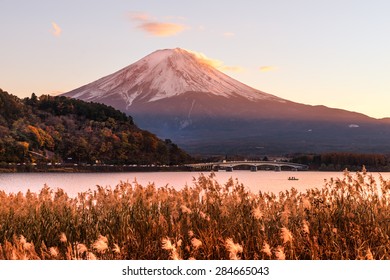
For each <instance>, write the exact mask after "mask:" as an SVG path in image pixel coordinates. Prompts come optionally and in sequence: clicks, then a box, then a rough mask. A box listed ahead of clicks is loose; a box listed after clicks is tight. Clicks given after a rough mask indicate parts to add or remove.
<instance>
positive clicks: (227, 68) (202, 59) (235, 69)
mask: <svg viewBox="0 0 390 280" xmlns="http://www.w3.org/2000/svg"><path fill="white" fill-rule="evenodd" d="M188 52H190V53H192V54H193V55H195V57H196V58H197V59H198V61H200V62H201V63H204V64H206V65H208V66H211V67H214V68H216V69H218V70H220V71H230V72H242V71H243V70H244V69H243V68H242V67H240V66H228V65H224V63H223V62H222V61H221V60H217V59H213V58H209V57H207V56H206V55H204V54H203V53H200V52H194V51H188Z"/></svg>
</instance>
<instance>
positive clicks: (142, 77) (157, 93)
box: [65, 48, 285, 108]
mask: <svg viewBox="0 0 390 280" xmlns="http://www.w3.org/2000/svg"><path fill="white" fill-rule="evenodd" d="M186 92H207V93H212V94H214V95H217V96H223V97H227V98H229V97H244V98H246V99H248V100H250V101H256V100H268V101H277V102H282V103H284V102H285V100H284V99H281V98H278V97H276V96H273V95H271V94H267V93H264V92H262V91H259V90H256V89H254V88H251V87H249V86H247V85H245V84H243V83H241V82H239V81H237V80H235V79H233V78H231V77H229V76H227V75H225V74H223V73H222V72H220V71H218V70H217V69H215V68H214V67H212V66H210V65H208V64H207V63H206V61H205V60H204V59H202V58H201V57H199V56H198V55H196V53H194V52H191V51H186V50H183V49H180V48H176V49H165V50H158V51H155V52H153V53H151V54H149V55H148V56H146V57H144V58H142V59H141V60H139V61H137V62H135V63H133V64H131V65H129V66H127V67H125V68H123V69H121V70H119V71H117V72H116V73H113V74H111V75H108V76H106V77H103V78H101V79H99V80H97V81H95V82H92V83H90V84H88V85H85V86H83V87H80V88H78V89H75V90H73V91H71V92H68V93H66V94H65V95H66V96H70V97H74V98H79V99H83V100H86V101H96V102H99V100H100V99H106V98H108V97H110V96H118V95H119V96H120V97H121V99H123V101H125V102H126V105H127V106H126V107H127V108H128V107H130V106H131V105H133V104H134V103H137V102H143V103H144V102H151V101H156V100H160V99H164V98H169V97H173V96H178V95H180V94H183V93H186Z"/></svg>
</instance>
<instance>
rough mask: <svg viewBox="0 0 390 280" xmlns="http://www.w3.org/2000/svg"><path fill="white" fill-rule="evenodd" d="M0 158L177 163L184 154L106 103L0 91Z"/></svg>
mask: <svg viewBox="0 0 390 280" xmlns="http://www.w3.org/2000/svg"><path fill="white" fill-rule="evenodd" d="M0 135H1V137H0V162H3V164H4V163H39V162H53V163H57V162H66V161H68V162H72V163H105V164H170V165H174V164H180V163H183V162H186V161H188V160H189V159H190V156H189V155H188V154H186V153H185V152H184V151H182V150H181V149H179V148H178V146H177V145H175V144H174V143H172V142H171V141H170V140H169V139H167V140H165V141H162V140H160V139H158V138H157V137H156V136H155V135H154V134H152V133H150V132H147V131H144V130H141V129H139V128H138V127H137V126H136V125H135V124H134V122H133V120H132V118H131V117H129V116H127V115H126V114H124V113H122V112H120V111H118V110H115V109H114V108H112V107H109V106H106V105H102V104H99V103H87V102H84V101H80V100H75V99H71V98H68V97H58V96H57V97H53V96H49V95H42V96H40V97H39V98H38V97H37V96H36V95H35V94H32V95H31V98H25V99H23V100H22V99H19V98H18V97H16V96H14V95H11V94H9V93H7V92H5V91H3V90H1V89H0Z"/></svg>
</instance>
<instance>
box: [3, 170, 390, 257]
mask: <svg viewBox="0 0 390 280" xmlns="http://www.w3.org/2000/svg"><path fill="white" fill-rule="evenodd" d="M389 202H390V182H389V181H385V180H384V179H383V178H382V177H381V178H380V179H379V180H378V181H375V179H374V178H373V177H372V176H371V175H370V174H369V173H367V172H366V171H365V170H363V171H362V172H357V173H350V172H345V173H344V176H343V177H342V178H331V179H329V180H327V181H326V183H325V185H324V186H322V187H319V188H314V189H310V190H307V191H306V192H303V193H299V192H298V191H297V190H295V189H291V190H286V191H284V192H280V193H278V194H274V193H268V192H267V193H264V192H259V193H256V194H254V193H251V192H249V191H248V190H247V189H246V188H245V187H244V186H243V185H242V184H240V183H239V182H237V181H236V180H233V179H230V180H228V182H226V183H224V184H221V183H219V182H217V181H216V180H215V175H214V174H211V175H209V176H205V175H200V176H199V177H198V178H196V179H194V182H193V185H192V186H186V187H184V188H183V189H182V190H175V189H173V188H171V187H169V186H164V187H160V188H157V187H156V186H155V185H154V184H149V185H147V186H141V185H139V184H138V183H136V182H135V183H132V184H130V183H128V182H120V183H119V184H118V185H117V186H115V187H112V188H111V187H100V186H99V187H97V189H96V190H95V191H88V192H83V193H80V194H79V195H78V196H77V197H75V198H70V197H68V195H67V194H66V193H65V192H64V191H63V190H61V189H58V190H52V189H50V188H49V187H48V186H44V187H43V188H42V190H41V191H40V192H39V193H32V192H30V191H28V192H27V193H25V194H23V193H21V192H19V193H16V194H6V193H5V192H4V191H0V259H41V260H46V259H68V260H70V259H108V260H116V259H337V260H343V259H390V240H389V236H390V224H389V223H388V221H389V219H390V207H389Z"/></svg>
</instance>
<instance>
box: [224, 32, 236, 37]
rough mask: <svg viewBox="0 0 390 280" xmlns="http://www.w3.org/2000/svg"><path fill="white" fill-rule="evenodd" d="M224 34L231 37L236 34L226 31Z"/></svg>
mask: <svg viewBox="0 0 390 280" xmlns="http://www.w3.org/2000/svg"><path fill="white" fill-rule="evenodd" d="M222 35H223V37H225V38H231V37H234V36H235V35H236V34H234V33H233V32H225V33H223V34H222Z"/></svg>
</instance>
